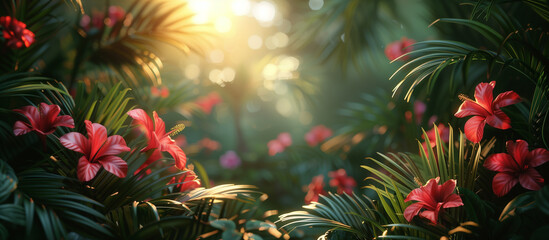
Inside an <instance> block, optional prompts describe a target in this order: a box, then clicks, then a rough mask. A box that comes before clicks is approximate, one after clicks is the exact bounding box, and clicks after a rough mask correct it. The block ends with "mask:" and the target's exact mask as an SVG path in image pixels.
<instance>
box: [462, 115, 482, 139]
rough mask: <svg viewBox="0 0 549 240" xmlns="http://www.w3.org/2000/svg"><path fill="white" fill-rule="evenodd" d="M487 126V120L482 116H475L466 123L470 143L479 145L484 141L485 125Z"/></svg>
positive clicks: (466, 132) (466, 134)
mask: <svg viewBox="0 0 549 240" xmlns="http://www.w3.org/2000/svg"><path fill="white" fill-rule="evenodd" d="M485 124H486V121H485V118H484V117H481V116H474V117H472V118H470V119H469V120H468V121H467V122H466V123H465V136H467V139H469V141H471V142H474V143H478V142H480V140H482V135H483V134H484V125H485Z"/></svg>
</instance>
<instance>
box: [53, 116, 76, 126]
mask: <svg viewBox="0 0 549 240" xmlns="http://www.w3.org/2000/svg"><path fill="white" fill-rule="evenodd" d="M53 127H69V128H74V119H72V117H71V116H69V115H63V116H58V117H56V118H55V121H54V122H53Z"/></svg>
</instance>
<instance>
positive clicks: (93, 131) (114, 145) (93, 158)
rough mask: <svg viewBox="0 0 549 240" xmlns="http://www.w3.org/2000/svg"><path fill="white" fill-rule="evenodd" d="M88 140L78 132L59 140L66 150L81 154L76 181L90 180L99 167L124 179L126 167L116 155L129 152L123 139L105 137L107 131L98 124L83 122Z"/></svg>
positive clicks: (115, 136) (117, 136) (68, 134)
mask: <svg viewBox="0 0 549 240" xmlns="http://www.w3.org/2000/svg"><path fill="white" fill-rule="evenodd" d="M84 122H85V124H86V131H87V132H88V138H86V137H85V136H84V135H82V134H81V133H79V132H71V133H67V134H65V135H63V136H62V137H61V138H59V141H60V142H61V144H62V145H63V146H65V147H66V148H68V149H70V150H73V151H76V152H79V153H83V154H84V156H82V157H81V158H80V160H78V173H77V175H78V179H79V180H80V181H83V182H87V181H90V180H92V179H93V178H94V177H95V175H96V174H97V172H98V171H99V169H100V168H101V166H103V167H104V168H105V170H107V171H108V172H110V173H112V174H114V175H116V176H117V177H120V178H123V177H126V174H127V172H128V165H127V164H126V162H125V161H124V160H122V159H121V158H120V157H117V156H115V155H118V154H120V153H122V152H127V151H130V150H131V149H130V148H129V147H128V146H126V142H125V141H124V138H122V136H119V135H114V136H110V137H107V129H106V128H105V127H104V126H103V125H101V124H99V123H92V122H90V121H88V120H85V121H84Z"/></svg>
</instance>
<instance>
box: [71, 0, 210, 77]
mask: <svg viewBox="0 0 549 240" xmlns="http://www.w3.org/2000/svg"><path fill="white" fill-rule="evenodd" d="M191 20H192V13H191V12H190V11H189V10H188V9H187V4H186V3H179V2H178V3H175V2H171V1H151V0H136V1H134V2H133V3H132V4H131V5H130V7H129V8H128V9H127V13H126V15H125V16H124V18H123V19H122V20H120V21H118V22H117V23H116V24H115V25H114V26H112V27H111V28H108V27H106V26H104V27H102V28H101V29H98V31H97V32H91V31H90V32H88V33H86V32H85V31H84V30H83V29H81V31H80V34H81V38H80V45H81V46H82V47H81V48H79V52H78V53H77V55H76V58H75V59H74V66H75V67H74V69H73V73H72V77H71V78H72V79H71V81H74V80H75V79H76V77H77V75H78V73H80V68H81V67H82V66H84V65H85V63H86V62H89V63H91V66H90V67H92V68H91V71H97V70H99V71H100V72H104V73H107V74H111V73H112V72H118V74H119V75H124V74H126V75H139V76H140V77H143V78H144V79H146V80H148V81H149V82H152V83H153V84H154V85H157V84H160V83H161V75H160V69H161V68H162V61H161V60H160V58H159V57H158V56H161V55H162V51H161V49H160V48H159V44H164V45H169V46H171V47H175V48H176V49H178V50H180V51H182V52H183V53H185V54H189V53H191V52H197V53H201V52H202V48H203V47H204V44H205V43H207V42H208V40H207V39H208V35H207V34H206V32H205V31H204V29H202V27H201V26H199V25H196V24H193V23H192V22H191ZM130 21H131V22H130ZM86 46H87V47H86ZM93 66H96V67H98V68H97V69H96V70H93ZM84 73H85V71H84ZM134 79H138V78H134Z"/></svg>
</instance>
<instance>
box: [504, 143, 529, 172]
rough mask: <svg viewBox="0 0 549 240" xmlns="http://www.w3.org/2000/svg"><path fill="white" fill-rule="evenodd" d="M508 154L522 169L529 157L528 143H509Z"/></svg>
mask: <svg viewBox="0 0 549 240" xmlns="http://www.w3.org/2000/svg"><path fill="white" fill-rule="evenodd" d="M506 145H507V152H508V153H509V154H511V156H512V157H513V159H514V160H515V161H516V163H517V164H518V165H519V166H520V167H522V166H524V164H525V160H526V158H527V157H528V155H529V153H530V152H529V151H528V143H527V142H526V141H524V140H520V139H519V140H517V141H516V142H513V141H507V142H506Z"/></svg>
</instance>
